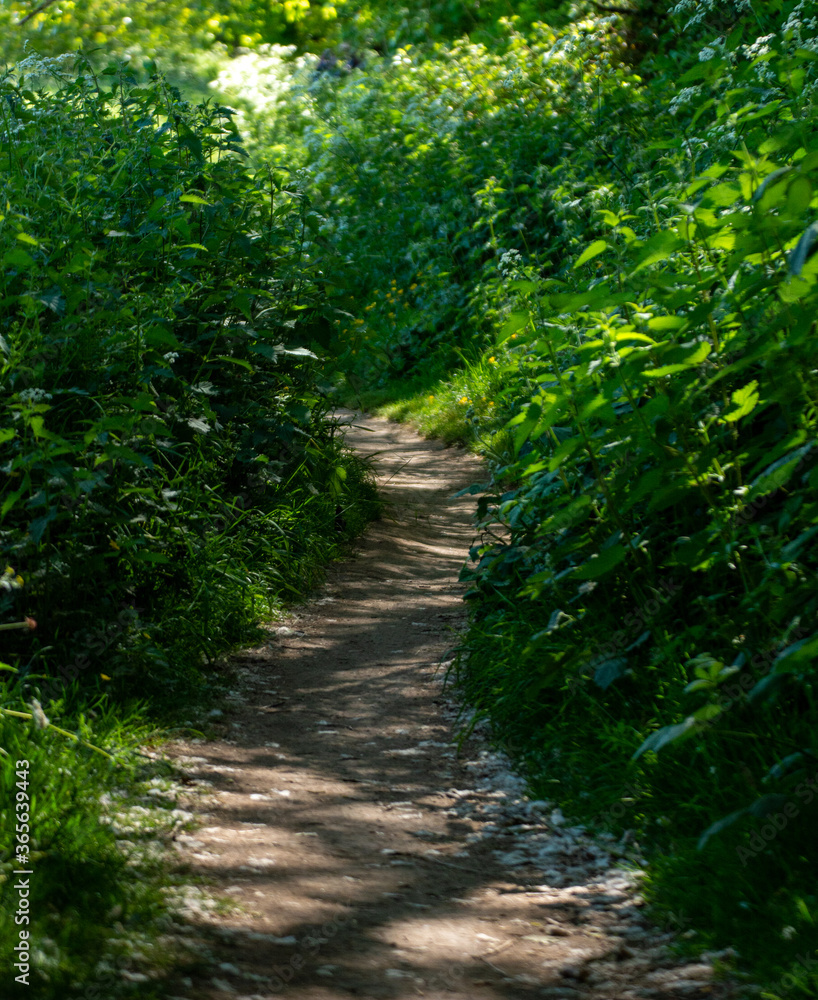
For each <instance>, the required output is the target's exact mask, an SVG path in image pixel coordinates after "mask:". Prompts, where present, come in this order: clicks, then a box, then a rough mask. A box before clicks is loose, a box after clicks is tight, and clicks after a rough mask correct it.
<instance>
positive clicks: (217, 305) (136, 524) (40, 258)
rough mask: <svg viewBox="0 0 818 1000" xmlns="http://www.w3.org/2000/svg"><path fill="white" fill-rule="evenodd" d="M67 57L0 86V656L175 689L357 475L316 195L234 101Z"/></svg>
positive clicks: (274, 586)
mask: <svg viewBox="0 0 818 1000" xmlns="http://www.w3.org/2000/svg"><path fill="white" fill-rule="evenodd" d="M79 70H80V72H79V75H78V76H76V77H75V78H71V79H65V80H63V81H62V82H61V84H60V89H59V90H58V91H57V92H56V94H54V95H52V96H49V95H47V94H46V93H45V92H40V93H35V92H33V91H31V90H29V89H28V81H27V80H26V79H25V78H21V79H20V80H19V81H18V82H14V81H13V80H11V79H7V80H6V82H5V84H4V94H3V111H2V115H3V122H4V134H5V138H4V141H3V144H2V151H1V152H0V155H1V156H2V157H3V159H4V160H5V164H6V169H5V170H4V172H3V174H2V176H0V185H2V190H0V203H2V204H4V205H5V206H6V208H5V214H4V215H3V218H2V220H0V254H2V255H3V261H4V265H5V270H4V274H3V278H2V286H1V287H0V294H2V296H3V302H4V310H3V317H2V321H1V324H0V325H1V326H2V329H0V335H1V336H2V341H1V342H0V346H2V352H3V355H2V361H3V365H2V371H1V372H0V378H2V382H3V388H4V397H3V404H2V406H3V409H4V413H5V418H4V420H3V427H4V428H5V429H4V430H3V431H2V436H1V437H0V441H2V443H1V444H0V461H1V462H2V465H1V466H0V469H1V470H2V475H3V476H4V477H5V484H4V492H3V503H2V532H3V534H2V540H3V546H4V551H5V554H6V558H7V559H8V560H9V562H11V563H12V564H13V565H14V567H15V569H16V570H17V571H18V572H19V573H20V574H21V575H22V577H23V578H24V580H25V581H26V586H25V588H24V589H23V590H22V591H19V590H18V591H15V592H14V593H13V594H10V595H9V596H10V597H11V598H12V599H13V600H14V601H15V602H16V603H17V604H18V605H19V604H20V602H21V600H22V599H23V598H24V599H25V609H26V613H28V614H29V615H30V617H33V618H35V619H36V621H37V622H38V624H39V627H38V629H37V632H36V634H35V635H34V637H31V636H28V635H18V634H16V633H12V635H11V636H10V643H11V645H10V652H9V653H8V654H7V659H9V660H10V661H11V662H12V663H13V664H14V665H18V666H26V664H28V663H31V662H36V665H37V668H38V671H39V672H41V671H42V668H43V666H44V665H46V664H48V663H53V664H55V666H56V665H59V666H60V668H61V673H62V676H63V677H64V678H67V679H71V678H72V677H75V676H81V677H82V678H83V679H84V681H89V682H90V683H92V684H94V683H99V674H100V673H104V674H105V675H106V676H107V677H108V678H113V681H112V682H111V683H112V684H113V687H114V689H115V690H117V691H119V692H120V693H126V692H129V691H132V692H135V693H137V694H138V695H140V696H141V694H142V693H143V692H144V691H145V689H146V685H147V686H150V688H151V689H152V690H153V692H154V693H155V694H157V695H160V696H161V695H162V694H163V693H164V694H165V695H170V694H171V693H173V694H174V697H177V696H178V694H179V693H180V692H182V691H183V690H185V689H189V688H190V686H191V684H193V683H195V682H196V678H197V676H198V671H199V667H200V665H201V664H202V662H204V661H205V660H212V659H213V658H215V657H217V656H218V655H219V654H220V652H221V651H222V650H223V649H224V648H226V647H228V646H230V645H232V644H235V643H236V642H238V641H239V640H240V639H241V638H242V637H244V636H246V635H247V634H248V628H249V627H250V626H251V625H252V623H253V622H254V621H255V619H256V616H257V615H258V613H261V612H269V610H270V609H271V608H272V607H274V606H275V603H276V601H277V599H278V598H277V596H276V595H281V594H284V593H286V592H287V591H289V592H290V593H301V592H303V589H304V588H305V587H308V586H309V585H310V582H311V580H312V579H314V578H315V576H316V574H317V573H318V572H319V568H320V565H321V563H322V562H323V561H325V559H326V558H327V557H328V556H330V555H331V554H332V552H333V550H334V547H337V541H341V540H342V538H343V537H345V532H344V531H341V532H340V533H339V532H337V531H336V522H337V520H338V518H337V512H338V509H339V507H345V506H349V505H352V506H353V507H355V505H356V504H357V502H358V499H359V498H360V499H361V500H362V501H363V502H369V501H367V500H366V497H367V495H368V496H369V497H370V499H371V496H372V493H371V489H370V488H369V487H368V486H367V484H366V482H365V481H364V480H363V479H362V478H361V476H360V475H357V474H356V475H353V476H346V478H344V475H345V474H346V473H347V472H348V471H351V470H354V469H355V468H356V467H355V463H354V462H353V460H352V459H351V458H349V457H347V456H345V455H344V454H343V453H342V450H341V446H340V440H339V438H338V436H337V435H336V433H335V426H334V424H333V422H332V421H331V420H328V418H327V405H328V404H327V402H326V400H325V398H324V396H323V395H322V392H321V391H320V389H319V387H318V385H317V381H316V380H317V377H318V371H317V367H316V362H315V356H314V354H313V352H312V351H311V350H310V346H311V345H312V344H313V341H314V339H315V338H316V337H320V336H321V324H322V320H321V308H322V307H321V302H320V298H319V293H318V288H317V285H316V281H315V277H316V268H317V264H316V261H315V255H314V253H313V252H312V250H313V248H312V244H311V238H312V233H313V232H314V231H315V229H316V228H317V226H318V220H317V218H316V216H315V215H314V214H313V213H312V211H311V210H310V207H309V204H308V202H307V200H306V199H305V198H304V197H302V196H300V195H299V194H297V193H294V192H291V191H290V190H289V189H286V188H285V187H283V186H282V178H281V176H279V175H273V174H271V173H269V172H264V173H262V174H258V175H253V174H251V173H249V172H248V171H247V170H246V168H245V166H244V157H243V148H242V145H241V142H240V140H239V137H238V134H237V132H236V129H235V126H234V125H233V123H232V118H231V113H230V112H229V110H227V109H225V108H222V107H220V106H218V105H215V104H207V105H202V106H200V107H198V108H191V107H189V106H188V105H187V104H185V103H184V102H183V101H181V99H180V98H179V96H178V94H177V93H175V92H174V91H172V90H171V89H169V88H168V87H167V86H166V85H165V84H164V82H163V81H162V80H161V79H158V78H157V79H155V80H153V81H152V82H151V83H150V84H149V85H143V86H139V87H137V86H134V84H133V81H131V80H129V79H128V77H127V75H126V74H125V72H124V71H123V70H120V69H112V70H111V71H110V72H109V71H106V75H103V77H102V79H103V80H105V79H107V80H109V81H110V84H111V86H110V87H107V88H106V87H104V86H102V85H101V84H100V83H99V82H98V80H97V79H96V78H95V77H94V76H93V73H92V71H91V70H90V68H89V67H88V66H87V64H86V65H82V64H80V66H79ZM353 484H355V485H354V488H353ZM367 491H368V492H367ZM356 517H357V518H358V522H359V523H360V520H361V518H360V516H358V514H357V513H353V515H352V520H353V521H354V520H355V518H356ZM336 539H337V541H336ZM18 617H19V616H18ZM11 640H13V642H12V641H11ZM78 650H79V652H78ZM32 654H33V657H32ZM29 657H32V659H29ZM171 664H172V666H171ZM89 667H93V668H95V669H90V670H89V669H88V668H89ZM26 668H27V667H26ZM27 669H28V668H27ZM91 678H95V680H93V681H92V680H90V679H91ZM105 683H106V684H107V683H108V681H105ZM53 690H54V689H53V685H52V686H51V687H50V688H48V689H47V691H48V692H51V693H53Z"/></svg>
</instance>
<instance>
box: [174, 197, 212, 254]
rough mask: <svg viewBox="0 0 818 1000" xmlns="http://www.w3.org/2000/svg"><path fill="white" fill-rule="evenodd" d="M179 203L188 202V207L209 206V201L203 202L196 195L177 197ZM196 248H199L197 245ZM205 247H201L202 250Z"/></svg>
mask: <svg viewBox="0 0 818 1000" xmlns="http://www.w3.org/2000/svg"><path fill="white" fill-rule="evenodd" d="M179 201H185V202H188V204H190V205H208V206H209V205H210V202H209V201H205V200H204V198H202V197H200V196H199V195H198V194H183V195H181V196H180V197H179ZM196 246H199V244H198V243H197V244H196ZM204 249H205V247H202V250H204Z"/></svg>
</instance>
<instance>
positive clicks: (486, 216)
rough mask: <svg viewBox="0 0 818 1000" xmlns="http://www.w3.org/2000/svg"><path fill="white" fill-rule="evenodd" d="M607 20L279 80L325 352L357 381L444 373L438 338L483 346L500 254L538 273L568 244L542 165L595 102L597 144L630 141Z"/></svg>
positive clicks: (623, 75)
mask: <svg viewBox="0 0 818 1000" xmlns="http://www.w3.org/2000/svg"><path fill="white" fill-rule="evenodd" d="M619 27H620V26H619V22H618V21H617V19H616V18H614V17H611V18H600V19H584V20H583V19H579V20H577V21H576V22H575V23H574V24H572V25H571V26H570V27H569V28H567V29H566V30H565V31H564V32H563V33H558V32H556V31H554V30H553V29H551V28H549V27H548V26H546V25H538V26H536V28H535V29H534V30H532V32H531V34H530V36H528V37H524V36H523V35H522V34H521V33H520V32H519V31H518V30H517V29H516V28H515V24H514V21H513V19H511V20H505V21H501V22H499V24H498V31H501V32H502V40H501V41H500V42H498V44H497V46H496V48H495V49H493V50H490V49H489V48H487V47H486V46H484V45H479V44H474V43H472V42H470V41H469V40H468V39H461V40H459V41H457V42H455V43H453V44H451V45H443V44H439V45H435V46H432V47H429V48H425V49H422V50H421V49H415V48H413V47H412V46H408V47H406V48H404V49H400V50H399V51H397V52H396V53H395V54H394V55H392V56H390V57H389V58H388V59H379V58H377V57H375V56H374V54H373V57H372V58H371V59H370V58H368V59H367V61H366V62H365V64H364V67H363V69H358V70H354V71H352V72H349V73H346V74H343V75H341V76H340V77H339V76H334V75H332V74H329V73H318V72H315V71H313V72H312V73H307V74H306V75H305V76H303V77H302V79H301V84H300V87H299V86H296V87H293V89H292V90H291V92H290V94H291V97H292V103H291V105H290V112H289V116H288V117H281V118H280V119H279V129H280V132H279V134H280V135H281V136H282V138H283V140H284V139H286V140H287V141H290V142H292V137H293V136H298V137H299V140H300V145H301V148H302V151H303V156H304V162H305V164H306V167H307V169H308V171H309V176H310V180H311V184H312V188H311V190H312V191H313V192H314V197H315V198H316V200H317V202H318V203H319V204H320V206H321V210H322V214H323V216H324V218H325V223H324V225H323V227H322V237H323V238H324V239H325V240H326V241H327V242H328V244H329V245H331V246H332V247H333V249H334V250H335V251H336V252H337V255H338V257H337V263H336V266H335V271H334V275H333V280H334V282H335V288H334V295H333V299H332V301H333V302H334V304H335V305H336V307H337V309H338V315H337V317H336V319H337V326H338V333H339V337H338V344H339V346H340V353H341V355H342V357H343V363H344V364H345V366H346V367H347V368H349V369H352V370H354V371H355V372H356V373H357V374H358V375H359V377H360V378H361V379H363V380H364V381H365V382H368V383H370V384H371V383H372V382H374V381H376V380H378V379H381V380H385V379H388V378H389V377H393V376H394V375H395V374H403V375H405V374H407V373H409V372H412V371H413V370H415V371H416V370H417V368H418V365H427V364H428V362H429V359H430V358H433V357H442V358H444V359H445V361H446V362H448V363H449V364H451V363H452V361H453V360H455V355H454V353H453V352H452V350H451V345H452V344H457V346H459V347H461V348H462V347H464V346H475V345H477V346H484V345H485V344H486V343H487V340H488V337H489V334H490V331H491V330H492V329H493V327H494V325H495V321H496V318H497V316H498V313H499V312H500V311H502V309H503V308H504V303H503V301H502V295H501V294H497V288H496V278H497V274H498V270H497V267H498V261H499V260H500V258H501V257H502V255H503V254H504V253H505V252H506V251H508V250H509V249H512V248H518V249H519V250H520V251H522V252H524V253H525V254H526V255H527V256H530V257H532V259H533V260H532V262H533V265H535V266H538V267H541V268H544V269H545V268H549V267H552V266H553V265H554V263H555V262H556V261H559V260H561V259H562V253H563V251H564V250H565V249H566V247H568V246H570V245H571V242H572V239H574V238H575V237H573V236H572V234H571V232H570V225H569V224H563V220H560V219H557V218H556V217H555V216H554V213H553V194H552V185H551V184H550V183H549V181H550V172H551V171H552V170H554V169H556V167H557V166H558V165H559V163H560V162H561V161H562V160H563V159H564V157H565V155H566V151H567V150H570V149H571V148H574V147H576V146H580V145H583V144H585V143H586V142H589V143H592V144H596V143H597V140H598V139H599V136H594V135H590V136H589V135H588V129H587V128H586V126H585V125H584V124H583V123H582V121H581V120H580V119H581V118H582V115H583V114H584V113H585V110H586V109H587V108H588V107H591V108H593V109H594V114H596V113H597V111H599V109H604V114H603V111H599V113H600V114H601V115H603V120H605V121H608V122H609V125H608V128H607V135H608V137H609V138H610V137H612V136H613V137H614V139H613V140H612V141H615V142H617V143H619V142H621V143H626V142H628V141H630V139H631V136H630V135H629V133H628V131H627V123H626V121H625V117H626V116H624V115H623V107H624V104H625V103H626V102H627V99H628V98H629V96H630V95H631V94H632V93H633V92H634V91H635V90H638V84H639V79H638V77H637V76H636V75H635V74H634V73H633V71H632V70H631V69H630V68H629V67H628V66H627V65H626V64H625V62H624V61H623V59H622V55H623V53H624V38H623V36H622V35H621V33H620V32H619ZM592 120H593V115H592ZM601 145H604V144H601ZM286 155H287V156H289V155H291V154H290V151H289V149H288V152H287V154H286ZM599 155H600V156H602V155H605V150H604V149H603V151H602V152H601V153H600V154H599ZM607 155H609V156H610V155H612V153H611V152H610V151H608V152H607ZM579 215H580V216H581V222H582V223H583V224H584V223H585V221H586V220H585V213H584V210H583V211H581V212H580V213H579ZM589 217H590V216H589ZM344 263H346V266H344ZM331 291H333V290H332V289H331Z"/></svg>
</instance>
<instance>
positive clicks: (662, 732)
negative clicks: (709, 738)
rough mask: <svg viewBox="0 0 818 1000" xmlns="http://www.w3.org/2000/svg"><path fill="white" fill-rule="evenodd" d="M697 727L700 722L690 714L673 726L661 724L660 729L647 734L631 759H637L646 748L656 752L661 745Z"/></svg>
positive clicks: (673, 740)
mask: <svg viewBox="0 0 818 1000" xmlns="http://www.w3.org/2000/svg"><path fill="white" fill-rule="evenodd" d="M698 728H700V724H699V723H698V722H697V721H696V720H695V719H694V718H693V716H692V715H689V716H688V717H687V718H686V719H685V720H684V722H678V723H677V724H676V725H675V726H663V727H662V728H661V729H657V730H656V732H655V733H651V735H650V736H648V738H647V739H646V740H645V741H644V743H643V744H642V745H641V746H640V747H639V749H638V750H637V751H636V753H635V754H634V755H633V756H632V757H631V760H637V759H638V758H639V757H641V756H642V754H643V753H647V751H648V750H653V752H654V753H658V752H659V751H660V750H661V749H662V747H666V746H667V745H668V744H669V743H675V742H676V740H680V739H682V738H683V737H686V736H689V735H690V734H691V733H692V732H694V731H695V730H696V729H698Z"/></svg>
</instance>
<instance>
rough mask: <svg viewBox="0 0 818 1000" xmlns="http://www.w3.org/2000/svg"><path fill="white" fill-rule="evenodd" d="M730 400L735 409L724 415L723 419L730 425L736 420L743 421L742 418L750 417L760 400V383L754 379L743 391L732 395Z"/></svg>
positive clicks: (737, 390) (740, 390) (738, 390)
mask: <svg viewBox="0 0 818 1000" xmlns="http://www.w3.org/2000/svg"><path fill="white" fill-rule="evenodd" d="M730 399H731V401H732V403H733V407H732V409H730V410H727V411H726V412H724V413H722V419H723V420H726V421H727V422H728V423H734V422H735V421H736V420H741V418H742V417H746V416H748V414H750V413H752V412H753V410H754V409H755V408H756V404H757V403H758V399H759V396H758V382H757V381H756V380H755V379H753V381H752V382H749V383H748V384H747V385H745V386H744V388H743V389H736V391H735V392H734V393H732V394H731V396H730Z"/></svg>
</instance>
